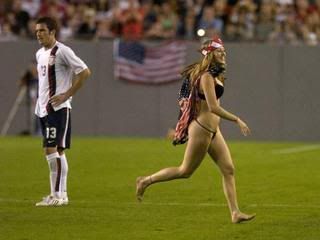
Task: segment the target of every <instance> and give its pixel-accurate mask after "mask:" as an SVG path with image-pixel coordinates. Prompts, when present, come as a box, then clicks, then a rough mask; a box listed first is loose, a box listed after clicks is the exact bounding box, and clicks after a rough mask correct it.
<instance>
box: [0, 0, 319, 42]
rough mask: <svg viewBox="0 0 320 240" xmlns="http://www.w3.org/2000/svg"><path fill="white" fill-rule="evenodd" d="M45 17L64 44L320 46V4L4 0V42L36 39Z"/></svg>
mask: <svg viewBox="0 0 320 240" xmlns="http://www.w3.org/2000/svg"><path fill="white" fill-rule="evenodd" d="M41 16H50V17H53V18H55V19H57V20H58V22H59V27H60V30H59V32H58V36H59V39H60V40H61V41H66V40H70V39H87V40H91V39H106V38H114V37H124V38H127V39H142V38H147V39H150V38H153V39H170V38H177V37H178V38H184V39H190V40H192V39H197V38H198V37H199V36H197V30H199V28H203V29H205V32H206V35H207V36H211V35H215V34H218V35H220V36H221V37H222V38H223V39H224V41H237V42H238V41H258V42H266V41H271V42H273V43H282V42H283V43H289V44H297V43H305V44H307V45H310V46H314V45H319V44H320V43H319V38H320V22H319V17H320V0H295V1H294V0H176V1H174V0H94V1H92V0H91V1H90V0H1V1H0V31H1V32H0V35H1V36H0V37H1V39H2V41H4V40H5V41H10V40H15V39H18V38H27V39H34V22H35V20H36V19H37V18H39V17H41Z"/></svg>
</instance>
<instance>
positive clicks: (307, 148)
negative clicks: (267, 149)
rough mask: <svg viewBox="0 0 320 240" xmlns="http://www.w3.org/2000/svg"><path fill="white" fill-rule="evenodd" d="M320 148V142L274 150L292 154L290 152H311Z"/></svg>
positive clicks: (274, 151) (275, 152)
mask: <svg viewBox="0 0 320 240" xmlns="http://www.w3.org/2000/svg"><path fill="white" fill-rule="evenodd" d="M318 149H320V144H314V145H306V146H305V145H304V146H299V147H292V148H283V149H278V150H273V151H272V153H273V154H290V153H300V152H309V151H314V150H318Z"/></svg>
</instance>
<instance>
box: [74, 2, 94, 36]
mask: <svg viewBox="0 0 320 240" xmlns="http://www.w3.org/2000/svg"><path fill="white" fill-rule="evenodd" d="M80 11H81V13H82V16H83V18H82V19H83V21H82V22H81V23H80V26H79V28H78V30H77V32H76V36H77V37H78V38H81V39H92V38H93V37H94V35H95V33H96V23H95V10H94V9H93V8H90V7H88V6H86V5H81V10H80Z"/></svg>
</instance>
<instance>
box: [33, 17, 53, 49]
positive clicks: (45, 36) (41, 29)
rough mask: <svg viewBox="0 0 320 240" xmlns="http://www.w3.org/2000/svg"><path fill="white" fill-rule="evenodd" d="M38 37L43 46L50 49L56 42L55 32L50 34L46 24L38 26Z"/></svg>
mask: <svg viewBox="0 0 320 240" xmlns="http://www.w3.org/2000/svg"><path fill="white" fill-rule="evenodd" d="M36 36H37V39H38V42H39V43H40V44H41V45H42V46H44V47H48V46H50V44H51V43H52V41H53V40H54V37H55V31H51V32H50V31H49V29H48V27H47V25H46V24H43V23H40V24H36Z"/></svg>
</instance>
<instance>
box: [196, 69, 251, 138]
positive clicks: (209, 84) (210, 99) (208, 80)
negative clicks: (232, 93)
mask: <svg viewBox="0 0 320 240" xmlns="http://www.w3.org/2000/svg"><path fill="white" fill-rule="evenodd" d="M200 86H201V88H202V90H203V92H204V95H205V97H206V101H207V104H208V108H209V111H210V112H212V113H214V114H216V115H218V116H219V117H221V118H224V119H227V120H229V121H233V122H236V123H237V124H238V125H239V127H240V129H241V132H242V133H243V135H245V136H247V135H248V134H249V133H250V129H249V128H248V126H247V124H246V123H245V122H243V121H242V120H241V119H240V118H239V117H237V116H236V115H234V114H233V113H230V112H228V111H227V110H225V109H223V108H222V107H221V106H220V105H219V103H218V100H217V96H216V91H215V85H214V81H213V78H212V76H211V75H210V74H209V73H204V74H203V75H202V76H201V79H200Z"/></svg>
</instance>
